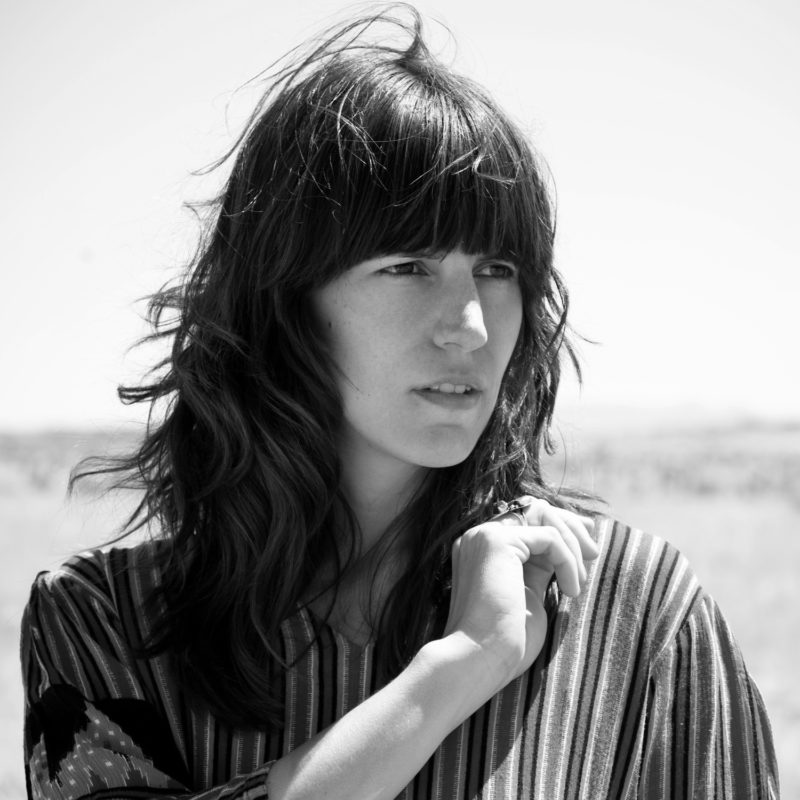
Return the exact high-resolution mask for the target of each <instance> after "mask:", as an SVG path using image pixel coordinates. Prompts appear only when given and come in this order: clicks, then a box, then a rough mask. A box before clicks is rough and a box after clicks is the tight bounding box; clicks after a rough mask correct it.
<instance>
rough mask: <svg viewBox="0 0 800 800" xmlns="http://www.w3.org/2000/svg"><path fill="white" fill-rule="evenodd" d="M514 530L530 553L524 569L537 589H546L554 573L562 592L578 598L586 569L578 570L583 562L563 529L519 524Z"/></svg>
mask: <svg viewBox="0 0 800 800" xmlns="http://www.w3.org/2000/svg"><path fill="white" fill-rule="evenodd" d="M516 532H517V535H518V536H519V538H520V540H521V541H522V542H523V543H524V545H525V546H526V548H527V550H528V553H529V558H528V560H527V561H526V562H525V564H524V566H523V571H524V573H525V574H526V576H531V577H533V578H534V579H536V588H537V590H540V589H544V588H546V587H547V584H548V583H549V581H550V576H551V575H552V574H553V573H555V576H556V580H557V581H558V585H559V587H560V588H561V591H562V592H564V594H566V595H568V596H570V597H577V596H578V595H579V594H580V593H581V588H582V586H583V583H584V582H585V580H586V571H585V569H584V571H583V573H581V568H582V567H583V562H582V560H581V558H580V556H579V555H578V556H576V554H575V551H574V550H573V547H571V546H570V544H569V543H568V541H567V540H566V539H565V538H564V535H563V533H562V531H561V530H560V529H559V528H556V527H554V526H537V527H523V526H519V527H518V528H517V529H516ZM526 583H527V581H526ZM531 588H534V587H531Z"/></svg>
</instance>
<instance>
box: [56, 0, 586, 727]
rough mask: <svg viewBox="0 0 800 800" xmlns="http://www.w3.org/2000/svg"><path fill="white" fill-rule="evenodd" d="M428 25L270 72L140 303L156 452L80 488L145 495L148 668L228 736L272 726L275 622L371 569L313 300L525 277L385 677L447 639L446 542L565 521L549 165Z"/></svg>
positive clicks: (416, 502)
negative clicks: (162, 670)
mask: <svg viewBox="0 0 800 800" xmlns="http://www.w3.org/2000/svg"><path fill="white" fill-rule="evenodd" d="M397 12H400V15H399V16H395V14H396V13H397ZM381 26H386V27H388V35H387V36H386V38H383V39H381V40H380V41H378V42H376V40H375V37H374V36H373V35H372V34H374V33H375V31H376V30H377V29H378V28H380V27H381ZM421 30H422V23H421V19H420V17H419V14H418V13H417V12H416V11H415V10H414V9H413V8H411V7H410V6H405V5H402V4H401V5H399V6H392V7H390V8H389V9H387V10H384V11H382V12H381V13H378V14H376V15H375V16H372V17H368V18H363V19H359V20H357V21H355V22H351V23H349V24H346V25H343V26H340V27H338V28H336V29H334V30H333V31H332V32H329V33H328V35H327V36H326V37H325V38H324V39H323V40H321V41H320V42H319V43H317V44H315V45H312V47H311V50H310V52H307V54H306V55H304V56H298V55H297V53H295V54H294V55H293V58H294V61H293V63H292V64H291V65H290V66H288V67H283V68H280V69H277V71H273V72H272V73H271V74H270V76H269V88H268V90H267V91H266V93H265V94H264V96H263V98H262V99H261V101H260V102H259V103H258V105H257V107H256V110H255V112H254V113H253V115H252V117H251V119H250V122H249V123H248V125H247V127H246V129H245V131H244V133H243V134H242V135H241V137H240V138H239V139H238V141H237V142H236V145H235V146H234V148H233V149H232V150H231V151H230V153H229V154H228V156H226V157H225V158H224V159H222V160H221V161H220V162H218V164H217V165H216V166H220V165H221V164H222V163H223V162H224V161H225V160H226V159H228V158H233V167H232V171H231V173H230V177H229V178H228V180H227V183H226V185H225V187H224V190H223V192H222V194H221V195H220V196H219V197H218V198H217V199H216V200H215V201H214V202H213V203H212V204H211V211H212V215H211V217H210V222H209V227H208V230H207V232H206V235H205V237H204V238H203V241H202V243H201V246H200V247H199V249H198V251H197V254H196V256H195V259H194V261H193V263H192V264H191V265H190V268H189V269H188V270H187V272H186V274H185V277H184V279H183V280H182V281H181V282H180V283H179V284H178V285H173V286H171V287H165V288H163V289H162V290H161V291H159V292H158V293H156V294H155V295H154V296H153V297H152V299H151V302H150V306H149V315H150V319H151V322H152V324H153V327H154V333H153V334H152V336H151V337H150V338H151V339H168V340H170V341H171V344H172V348H171V355H170V356H169V357H168V358H167V359H166V360H165V361H164V362H162V363H161V364H160V365H159V366H158V367H157V368H156V370H155V371H154V372H153V373H152V376H153V377H152V379H151V380H150V381H149V382H147V383H145V384H144V385H141V386H137V387H121V388H120V396H121V398H122V399H123V401H125V402H132V403H142V402H144V403H149V404H151V416H150V419H149V423H148V429H147V433H146V436H145V438H144V439H143V442H142V444H141V446H140V448H139V449H138V450H137V451H136V452H135V453H134V454H132V455H131V456H130V457H128V458H123V459H119V460H117V461H111V462H104V465H103V466H102V467H98V468H95V469H87V468H85V469H84V471H83V472H76V473H75V475H74V476H73V478H72V481H73V482H74V481H75V480H77V479H78V478H80V477H82V476H85V475H88V474H94V473H97V472H107V473H113V474H117V475H118V476H121V477H118V479H117V483H116V485H117V486H119V487H131V486H136V487H139V488H143V489H144V496H143V500H142V502H141V504H140V505H139V507H138V508H137V509H136V512H135V513H134V514H133V515H132V517H131V518H130V520H129V521H128V524H127V526H126V529H125V532H124V533H123V535H127V533H130V532H132V531H134V530H137V529H139V528H142V527H143V526H146V525H149V524H150V523H157V525H158V528H159V530H160V533H159V534H158V537H159V538H160V539H162V540H163V542H164V546H163V547H161V548H159V549H158V552H159V553H160V558H161V559H162V561H161V568H162V571H163V583H162V586H161V589H160V592H159V594H158V596H157V597H155V598H153V600H152V602H153V603H156V602H158V603H162V604H163V610H162V613H161V615H160V616H159V623H158V625H157V627H156V629H155V631H154V633H153V636H152V638H151V639H150V640H149V641H147V642H146V643H144V647H143V649H142V652H143V653H145V654H147V655H154V654H157V653H159V652H163V651H167V650H168V651H169V652H171V653H172V654H173V655H174V657H175V659H176V663H177V664H178V668H179V669H180V670H181V675H182V678H183V679H184V681H185V683H186V686H187V688H188V689H189V690H190V691H193V692H194V693H195V695H196V696H197V697H199V698H201V699H202V700H203V701H205V702H206V703H207V704H209V705H210V707H211V708H212V709H213V710H214V711H215V712H216V713H217V714H219V715H220V716H222V717H223V718H225V719H227V720H229V721H231V722H235V723H240V724H257V725H261V726H263V725H265V724H268V723H271V724H280V721H281V719H282V709H281V708H280V705H279V703H278V702H277V700H276V699H275V692H274V687H270V686H269V685H265V675H266V674H267V670H266V669H265V665H267V664H270V663H271V664H273V665H274V664H275V663H276V662H280V652H281V650H280V644H279V642H280V634H279V626H280V624H281V622H282V621H283V620H284V619H285V618H286V617H288V616H290V615H291V614H292V613H294V612H295V611H296V609H297V606H298V603H300V602H302V601H303V600H304V594H303V592H304V590H305V589H306V588H307V587H308V586H309V585H311V584H313V579H314V578H315V576H318V575H319V574H320V571H321V569H322V568H323V566H325V565H330V564H334V565H335V574H334V576H333V579H332V585H333V586H336V585H338V582H339V581H340V580H341V578H342V575H343V574H344V572H345V570H346V569H347V568H348V567H350V566H352V564H353V563H354V562H355V561H356V560H357V558H358V557H359V556H360V555H361V554H360V552H359V542H358V532H357V526H356V523H355V520H354V518H353V515H352V513H351V512H349V509H348V507H347V503H346V501H345V500H344V497H343V496H342V493H341V489H340V465H339V461H338V454H337V448H336V441H335V432H336V431H337V428H338V425H339V422H340V419H341V414H342V411H341V401H340V398H339V396H338V393H337V389H336V380H335V372H334V366H333V364H332V363H331V360H330V358H329V357H328V355H327V352H326V347H325V342H324V340H323V338H322V337H321V336H320V335H319V332H318V331H317V328H316V326H315V321H314V319H313V317H312V314H311V312H310V306H309V293H310V292H311V290H312V289H314V288H316V287H319V286H322V285H324V284H325V283H326V282H328V281H330V280H331V279H332V278H334V277H335V276H337V275H338V274H340V273H342V272H343V271H344V270H346V269H348V267H350V266H352V265H353V264H355V263H357V262H360V261H362V260H365V259H367V258H370V257H373V256H375V255H378V254H386V253H392V252H420V251H423V252H449V251H451V250H453V249H454V248H456V247H460V248H461V249H463V250H464V251H466V252H469V253H475V252H486V253H490V254H493V255H497V256H499V257H504V258H507V259H509V260H511V261H513V262H514V263H515V264H516V265H518V267H519V268H520V270H521V273H520V274H521V277H520V281H521V286H522V294H523V305H524V320H523V325H522V330H521V333H520V336H519V339H518V342H517V345H516V348H515V351H514V353H513V356H512V358H511V361H510V364H509V366H508V369H507V372H506V375H505V377H504V380H503V384H502V388H501V392H500V396H499V399H498V403H497V407H496V409H495V411H494V413H493V415H492V417H491V419H490V421H489V423H488V425H487V427H486V429H485V431H484V432H483V434H482V435H481V437H480V439H479V441H478V443H477V445H476V447H475V449H474V451H473V452H472V453H471V455H470V456H469V457H468V458H467V459H466V460H465V461H464V462H462V463H460V464H457V465H455V466H452V467H449V468H446V469H439V470H432V471H431V473H430V474H429V475H428V477H427V479H426V481H425V483H424V485H423V486H422V487H421V488H420V490H419V491H418V493H417V494H416V496H415V497H414V499H413V500H412V502H411V503H410V504H409V505H408V507H407V508H406V509H405V510H404V511H403V512H402V513H401V515H400V516H399V518H398V519H397V520H396V521H395V523H394V525H393V526H392V527H393V530H394V532H395V533H397V532H399V531H402V532H405V533H406V534H407V535H408V536H409V543H410V544H409V546H410V547H411V550H412V552H411V555H410V558H409V561H408V563H409V564H411V565H413V566H412V567H409V568H408V569H406V571H405V573H404V574H403V575H402V577H401V578H400V580H399V582H398V583H397V584H396V586H395V587H394V589H393V591H392V592H391V594H390V596H389V599H388V601H387V603H386V604H385V606H384V609H383V612H382V613H381V615H380V617H379V619H378V620H377V621H376V623H375V624H376V627H377V628H378V630H379V632H380V635H381V636H382V642H383V643H385V647H386V665H387V667H386V668H387V670H388V672H389V673H396V672H398V671H399V670H401V669H402V668H403V666H404V665H405V664H406V663H407V661H408V660H409V659H410V658H411V657H412V656H413V654H414V652H415V651H416V649H417V648H418V647H419V646H420V645H421V644H422V643H423V640H424V638H425V636H426V635H428V636H429V635H431V630H430V629H429V630H427V632H426V623H427V622H428V621H429V620H428V615H427V613H425V612H426V609H429V608H430V607H431V604H433V605H434V607H436V608H437V609H439V613H438V617H437V618H436V622H435V626H434V628H433V632H434V634H435V633H436V631H437V630H438V631H441V626H442V624H443V622H444V616H445V614H446V602H445V600H446V595H447V587H448V576H449V556H450V548H451V545H452V542H453V541H454V539H455V538H456V537H457V536H459V535H460V534H461V533H463V531H464V530H465V529H466V528H467V527H470V526H472V525H474V524H476V523H477V522H479V521H480V520H481V519H484V518H485V517H486V515H487V514H488V513H489V510H490V509H491V507H492V504H493V503H494V502H495V501H497V500H498V499H503V498H505V499H509V498H511V497H513V496H515V495H518V494H520V493H522V492H527V493H530V494H533V495H536V496H538V497H542V498H545V499H547V500H548V501H550V502H551V503H555V504H557V505H562V506H564V505H568V504H569V503H570V500H569V498H568V497H565V496H564V494H563V493H558V492H556V490H554V489H553V488H551V487H549V486H548V485H547V484H546V482H545V480H544V478H543V475H542V472H541V469H540V461H539V457H540V452H541V450H542V449H543V448H545V449H551V443H550V440H549V437H548V428H549V423H550V420H551V415H552V412H553V405H554V402H555V396H556V388H557V386H558V382H559V374H560V364H559V358H560V355H561V354H562V353H563V352H566V353H567V354H569V356H570V357H571V358H572V360H573V362H575V357H574V354H573V350H572V348H571V347H570V345H569V343H568V342H567V341H566V340H565V332H566V311H567V293H566V291H565V289H564V287H563V285H562V282H561V279H560V277H559V275H558V273H557V272H556V271H555V269H554V268H553V252H552V250H553V235H554V220H553V211H552V208H551V203H550V200H549V198H548V192H547V187H546V185H545V181H544V179H543V174H542V170H541V168H540V167H539V166H538V165H537V162H536V159H535V157H534V155H533V153H532V151H531V149H530V146H529V145H528V143H527V142H526V141H525V138H524V137H523V135H522V134H521V132H520V131H519V129H518V128H517V126H516V125H515V124H514V123H512V122H511V121H510V120H509V118H508V117H507V116H506V115H505V114H504V113H503V112H502V111H501V110H500V109H499V108H498V107H497V105H496V104H495V103H494V102H493V101H492V100H491V99H490V98H489V97H488V95H487V94H486V93H485V92H484V90H483V89H481V88H480V87H479V86H477V85H476V84H474V83H473V82H472V81H470V80H467V79H466V78H463V77H460V76H458V75H455V74H454V73H453V72H452V71H451V70H450V69H449V68H447V67H445V66H443V65H442V64H441V63H439V62H438V61H437V60H436V59H435V58H434V57H433V56H432V55H431V53H430V52H429V50H428V48H427V46H426V44H425V42H424V41H423V38H422V33H421ZM384 32H385V31H384ZM398 38H399V39H401V40H405V43H403V44H387V43H386V42H387V41H390V40H391V41H397V40H398ZM576 368H577V364H576ZM163 402H166V404H167V406H166V411H165V413H163V415H161V417H159V415H158V414H156V412H155V409H156V407H157V406H158V407H159V408H160V405H161V403H163ZM342 516H344V519H345V520H349V524H345V525H344V526H343V525H342V523H341V518H342ZM334 519H335V520H336V521H337V523H338V528H337V529H334V525H333V521H334ZM348 537H349V538H348ZM342 541H344V542H345V543H348V542H349V545H350V547H349V553H350V557H349V558H348V557H347V556H346V555H345V556H344V557H342V556H341V553H340V550H339V547H338V546H337V542H338V543H339V544H341V542H342ZM344 552H345V554H346V553H347V552H348V550H347V548H345V551H344ZM437 626H438V627H437Z"/></svg>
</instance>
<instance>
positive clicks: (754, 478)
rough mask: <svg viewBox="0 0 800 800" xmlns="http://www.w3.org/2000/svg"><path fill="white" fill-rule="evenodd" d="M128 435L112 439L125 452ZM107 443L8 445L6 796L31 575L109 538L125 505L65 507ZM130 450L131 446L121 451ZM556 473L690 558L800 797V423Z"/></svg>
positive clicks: (621, 453) (786, 779)
mask: <svg viewBox="0 0 800 800" xmlns="http://www.w3.org/2000/svg"><path fill="white" fill-rule="evenodd" d="M122 438H123V437H121V436H120V435H118V436H117V437H116V438H115V439H114V441H116V442H117V443H118V444H119V443H120V440H121V439H122ZM110 441H111V440H110V439H109V438H108V436H107V435H105V434H101V433H98V434H92V435H78V434H61V435H58V434H48V435H44V434H43V435H27V436H1V435H0V548H1V549H0V554H2V559H3V560H2V563H3V564H5V565H6V570H5V571H6V575H5V579H4V580H3V581H2V583H1V584H0V719H2V724H0V798H19V797H22V796H24V787H23V780H22V751H21V748H22V745H21V729H22V700H21V685H20V678H19V667H18V657H17V647H18V638H19V619H20V615H21V613H22V609H23V607H24V604H25V602H26V599H27V593H28V589H29V587H30V583H31V581H32V579H33V577H34V576H35V574H36V573H37V572H38V571H39V570H42V569H47V568H50V567H54V566H57V565H58V564H59V563H61V562H62V561H63V560H64V559H65V558H66V557H67V556H68V555H69V554H70V553H72V552H73V551H75V550H77V549H81V548H83V547H86V546H90V545H94V544H96V543H97V542H98V541H99V540H102V539H104V538H107V537H108V535H109V533H110V532H111V531H112V530H113V529H114V527H115V525H117V524H118V522H119V521H120V520H121V519H122V518H123V516H124V513H125V511H126V508H127V505H126V504H125V502H124V501H121V500H117V501H108V500H106V501H95V502H88V500H87V499H86V498H78V499H77V500H76V501H73V502H72V503H70V504H66V503H65V500H64V485H65V480H66V474H67V471H68V469H69V467H70V466H71V465H72V464H73V463H74V462H75V461H77V460H78V459H79V458H80V457H81V456H83V455H85V454H87V453H90V452H98V451H103V450H105V449H107V448H108V446H109V442H110ZM123 443H124V442H123ZM567 450H568V452H569V453H570V454H571V455H570V458H569V459H568V461H567V466H566V467H565V465H564V462H563V460H562V458H561V457H560V456H557V457H556V458H554V459H552V460H551V461H550V463H549V470H550V474H551V475H552V476H553V477H554V478H556V479H560V478H562V477H563V479H564V480H565V482H566V483H570V484H573V485H580V486H582V487H584V488H586V489H589V490H591V491H594V492H596V493H598V494H600V495H602V496H603V497H604V498H605V499H606V500H607V501H608V502H609V504H610V510H611V512H612V513H613V514H614V516H616V517H618V518H620V519H623V520H624V521H626V522H628V523H630V524H633V525H636V526H637V527H641V528H644V529H646V530H649V531H651V532H652V533H655V534H658V535H660V536H663V537H664V538H666V539H669V540H670V541H672V542H673V543H674V544H675V545H677V546H678V547H679V548H680V549H681V550H682V551H683V552H684V553H685V554H686V555H687V556H688V557H689V560H690V561H691V563H692V565H693V566H694V569H695V571H696V572H697V573H698V575H699V577H700V580H701V582H702V583H703V585H704V586H705V587H706V589H708V590H709V591H710V593H711V594H712V595H713V596H714V597H715V599H716V600H717V602H718V603H719V604H720V606H721V607H722V609H723V611H724V613H725V615H726V616H727V618H728V620H729V622H730V623H731V626H732V628H733V630H734V632H735V633H736V636H737V638H738V640H739V643H740V645H741V647H742V650H743V652H744V654H745V657H746V659H747V662H748V666H749V668H750V671H751V672H752V674H753V675H754V677H755V679H756V681H757V683H758V685H759V687H760V689H761V691H762V694H763V696H764V699H765V701H766V704H767V708H768V710H769V713H770V717H771V719H772V723H773V729H774V734H775V740H776V746H777V750H778V758H779V763H780V767H781V783H782V788H783V791H782V795H783V796H784V797H787V798H788V797H800V763H799V762H798V759H797V753H799V752H800V692H798V691H797V689H796V684H795V682H794V673H795V670H796V664H797V663H799V662H800V639H799V638H798V633H800V581H798V576H797V564H800V426H755V425H747V426H741V427H736V428H734V427H727V428H725V429H720V430H713V429H708V428H703V429H697V428H694V429H686V430H678V429H674V428H673V429H671V430H669V431H648V432H642V431H639V432H635V433H630V432H629V433H622V432H616V433H613V434H612V433H608V432H606V433H603V434H597V433H595V434H591V435H588V434H587V435H586V436H583V437H581V438H580V441H579V442H568V443H567Z"/></svg>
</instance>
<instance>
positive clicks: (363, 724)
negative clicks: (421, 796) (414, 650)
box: [268, 636, 503, 800]
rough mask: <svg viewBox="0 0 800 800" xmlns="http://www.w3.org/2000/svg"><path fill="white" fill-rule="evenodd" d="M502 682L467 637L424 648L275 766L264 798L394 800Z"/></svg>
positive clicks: (450, 639) (500, 686) (290, 799)
mask: <svg viewBox="0 0 800 800" xmlns="http://www.w3.org/2000/svg"><path fill="white" fill-rule="evenodd" d="M502 680H503V679H502V678H498V674H497V671H496V670H494V669H492V668H491V665H490V664H489V663H487V662H486V661H485V657H484V656H483V654H482V653H481V652H479V650H478V649H477V648H476V647H475V646H474V645H473V644H472V643H470V642H469V641H468V640H467V639H466V637H459V636H449V637H447V638H445V639H440V640H437V641H434V642H431V643H429V644H427V645H425V647H423V648H422V650H420V652H419V653H418V654H417V655H416V656H415V658H414V659H413V660H412V662H411V663H410V664H409V666H408V667H407V668H406V669H405V670H404V671H403V672H402V673H401V674H400V675H399V676H398V677H397V678H395V679H394V680H393V681H392V682H391V683H390V684H388V685H387V686H386V687H384V688H383V689H382V690H381V691H379V692H377V693H376V694H374V695H373V696H372V697H370V698H368V699H367V700H365V701H364V702H363V703H361V704H360V705H359V706H357V707H356V708H354V709H353V710H352V711H350V712H349V713H348V714H346V715H345V716H344V717H342V718H341V719H340V720H339V721H337V722H336V723H335V724H334V725H332V726H331V727H330V728H327V729H326V730H325V731H323V732H322V733H320V734H319V735H317V736H315V737H314V738H313V739H311V740H309V741H308V742H306V743H305V744H303V745H302V746H301V747H299V748H297V749H296V750H294V751H292V752H291V753H290V754H289V755H288V756H286V757H284V758H282V759H281V760H280V761H277V762H276V763H275V764H274V765H273V767H272V770H271V771H270V774H269V779H268V789H269V796H270V798H271V799H272V800H310V799H311V798H320V797H325V798H329V799H330V800H336V799H337V798H342V800H354V798H358V800H361V799H362V798H363V799H364V800H384V798H385V799H386V800H392V798H394V797H396V796H397V795H398V794H399V793H400V792H401V791H402V789H403V787H404V786H405V785H406V784H407V783H408V782H409V781H410V780H411V779H412V778H413V777H414V775H416V774H417V772H419V770H420V769H421V768H422V767H423V765H424V764H425V762H426V761H427V760H428V759H429V758H430V757H431V755H432V754H433V752H434V751H435V750H436V748H437V747H438V746H439V744H440V743H441V742H442V740H443V739H444V738H445V737H446V736H447V735H448V734H449V733H450V731H452V730H453V729H454V728H455V727H457V726H458V725H459V724H460V723H461V722H462V721H463V720H464V719H466V718H467V717H468V716H469V715H470V714H472V713H474V712H475V711H476V710H477V709H478V708H480V706H481V705H483V703H485V702H486V701H487V700H488V699H489V698H490V697H491V696H492V695H493V694H494V693H495V692H496V691H498V690H499V689H500V688H502ZM498 684H499V685H498Z"/></svg>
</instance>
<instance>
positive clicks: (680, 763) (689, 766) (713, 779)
mask: <svg viewBox="0 0 800 800" xmlns="http://www.w3.org/2000/svg"><path fill="white" fill-rule="evenodd" d="M648 705H649V716H650V718H651V722H650V724H648V726H647V736H646V740H645V742H644V745H643V747H644V751H643V759H642V767H641V773H640V778H639V795H638V796H641V797H657V796H663V797H675V798H684V797H686V798H694V797H729V798H748V800H756V799H757V800H772V799H773V798H777V797H778V768H777V762H776V758H775V750H774V745H773V741H772V731H771V729H770V724H769V720H768V718H767V713H766V709H765V707H764V701H763V700H762V698H761V694H760V693H759V691H758V688H757V687H756V685H755V683H754V682H753V680H752V678H751V677H750V675H749V674H748V672H747V669H746V667H745V664H744V660H743V659H742V655H741V652H740V651H739V648H738V646H737V644H736V642H735V640H734V639H733V636H732V634H731V632H730V629H729V628H728V625H727V623H726V621H725V619H724V618H723V616H722V614H721V613H720V611H719V608H718V607H717V605H716V604H715V603H714V601H713V600H712V599H711V598H710V597H709V596H708V595H702V596H701V598H700V599H699V601H698V602H697V604H696V606H695V608H694V609H693V611H692V613H691V614H690V615H689V617H688V618H687V620H686V621H685V623H684V624H683V625H682V626H681V628H680V630H679V632H678V635H677V637H676V639H675V640H674V641H673V642H672V643H670V645H669V646H668V647H666V648H665V649H664V650H663V652H661V653H660V655H659V657H658V658H657V660H656V662H655V665H654V667H653V669H652V674H651V681H650V697H649V702H648Z"/></svg>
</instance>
